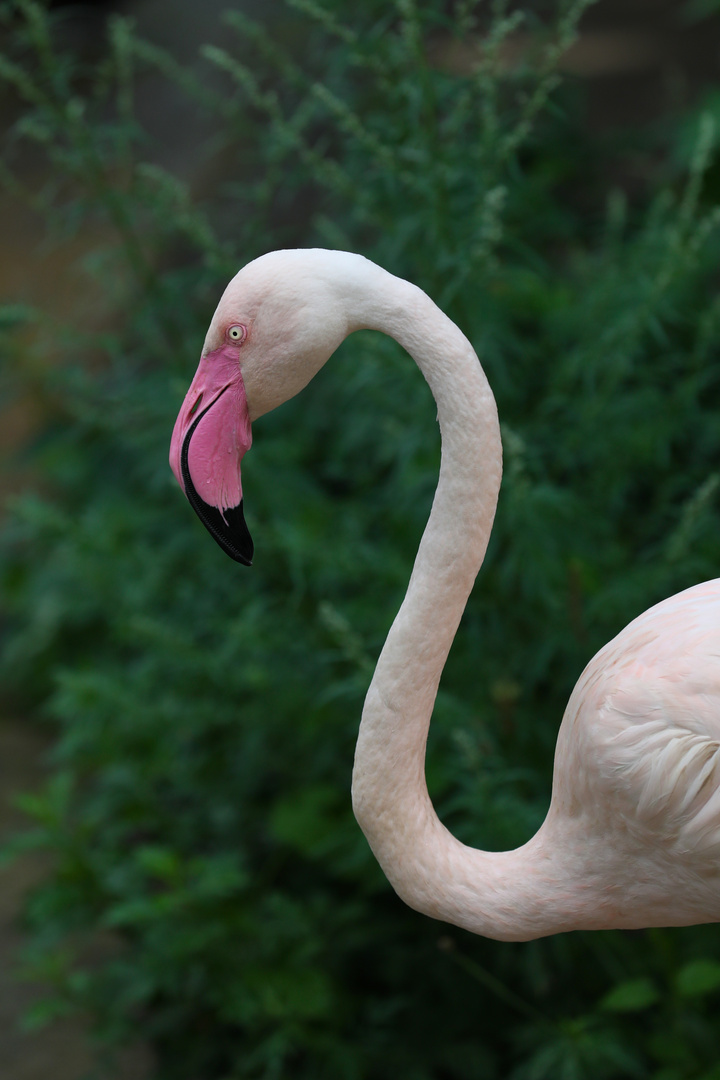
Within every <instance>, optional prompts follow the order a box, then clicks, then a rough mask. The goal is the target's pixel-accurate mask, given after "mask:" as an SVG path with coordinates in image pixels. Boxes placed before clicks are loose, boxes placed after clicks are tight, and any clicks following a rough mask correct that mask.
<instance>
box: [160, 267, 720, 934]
mask: <svg viewBox="0 0 720 1080" xmlns="http://www.w3.org/2000/svg"><path fill="white" fill-rule="evenodd" d="M361 328H370V329H376V330H380V331H383V332H385V333H387V334H389V335H391V336H392V337H394V338H395V339H396V340H397V341H398V342H399V343H400V344H401V345H402V346H403V347H404V348H405V349H406V350H407V352H408V353H410V355H411V356H412V358H413V359H414V360H415V362H416V363H417V365H418V367H419V368H420V370H421V371H422V373H423V375H424V376H425V379H426V380H427V382H428V384H429V386H430V390H431V391H432V394H433V396H434V398H435V401H436V403H437V410H438V421H439V425H440V431H441V439H442V458H441V465H440V473H439V479H438V485H437V490H436V493H435V497H434V501H433V504H432V510H431V513H430V517H429V520H428V522H427V526H426V528H425V531H424V533H423V536H422V540H421V542H420V546H419V549H418V553H417V557H416V559H415V564H414V567H413V570H412V575H411V577H410V582H409V585H408V589H407V593H406V595H405V598H404V600H403V602H402V605H401V607H400V610H399V611H398V614H397V616H396V618H395V620H394V622H393V625H392V628H391V629H390V632H389V634H388V637H387V640H386V642H385V645H384V647H383V649H382V652H381V655H380V657H379V659H378V663H377V667H376V669H375V672H374V675H373V678H372V681H371V683H370V687H369V689H368V693H367V698H366V700H365V705H364V709H363V714H362V720H361V724H360V730H359V735H358V741H357V747H356V754H355V764H354V770H353V782H352V798H353V808H354V811H355V815H356V818H357V820H358V822H359V824H360V826H361V828H362V830H363V832H364V833H365V836H366V837H367V839H368V841H369V844H370V847H371V848H372V850H373V852H374V854H375V856H376V858H377V859H378V861H379V863H380V865H381V866H382V868H383V870H384V872H385V874H386V875H387V877H388V879H389V881H390V882H391V884H392V885H393V887H394V888H395V890H396V892H397V893H398V895H399V896H400V897H401V898H402V899H403V900H405V902H406V903H408V904H409V905H410V906H411V907H413V908H415V909H416V910H418V911H420V912H423V913H425V914H426V915H429V916H432V917H434V918H436V919H441V920H444V921H446V922H449V923H453V924H455V925H457V926H460V927H464V928H465V929H466V930H469V931H471V932H473V933H475V934H482V935H484V936H486V937H491V938H496V939H498V940H505V941H525V940H530V939H532V938H538V937H542V936H545V935H548V934H555V933H559V932H562V931H567V930H575V929H608V928H613V927H622V928H625V929H636V928H640V927H648V926H681V925H691V924H695V923H701V922H713V921H719V920H720V579H716V580H713V581H707V582H704V583H703V584H699V585H695V586H694V587H692V588H689V589H687V590H685V591H684V592H681V593H679V594H678V595H676V596H673V597H670V598H669V599H667V600H664V601H662V602H661V603H659V604H657V605H656V606H655V607H652V608H650V609H649V610H648V611H646V612H645V613H644V614H642V615H640V616H639V617H638V618H636V619H634V620H633V621H632V622H631V623H630V624H629V625H628V626H627V627H626V628H625V629H624V630H623V631H622V632H621V633H620V634H618V636H617V637H615V638H614V639H613V640H612V641H610V642H609V643H608V644H607V645H606V646H605V647H604V648H602V649H601V650H600V651H599V652H598V654H597V655H596V656H595V657H594V659H592V660H591V661H590V663H589V664H588V665H587V667H586V668H585V670H584V671H583V673H582V674H581V676H580V679H579V681H578V683H577V685H576V687H575V689H574V690H573V692H572V695H571V697H570V700H569V703H568V706H567V709H566V711H565V714H564V717H563V720H562V724H561V727H560V730H559V734H558V740H557V748H556V753H555V764H554V773H553V787H552V797H551V803H550V808H549V811H548V813H547V817H546V818H545V821H544V822H543V824H542V825H541V826H540V828H539V830H538V832H537V833H536V834H535V836H534V837H532V839H530V840H528V842H527V843H525V844H524V845H523V846H521V847H519V848H517V849H516V850H514V851H497V852H495V851H481V850H478V849H475V848H472V847H468V846H466V845H464V844H462V843H460V842H459V841H458V840H457V839H455V837H454V836H453V835H452V834H451V833H450V832H449V831H448V830H447V829H446V828H445V826H444V825H443V824H442V823H441V822H440V820H439V818H438V816H437V814H436V813H435V810H434V808H433V805H432V803H431V800H430V797H429V795H428V791H427V786H426V783H425V767H424V760H425V746H426V739H427V733H428V728H429V724H430V718H431V714H432V710H433V705H434V701H435V696H436V693H437V689H438V683H439V680H440V676H441V674H442V671H443V667H444V665H445V661H446V658H447V655H448V652H449V650H450V646H451V644H452V641H453V638H454V636H455V633H456V631H457V628H458V625H459V622H460V618H461V616H462V613H463V610H464V608H465V604H466V602H467V599H468V596H469V594H470V591H471V589H472V587H473V583H474V581H475V577H476V575H477V573H478V570H479V569H480V566H481V564H482V562H483V558H484V555H485V550H486V547H487V543H488V539H489V536H490V531H491V528H492V524H493V518H494V514H495V508H496V503H497V497H498V491H499V487H500V477H501V472H502V446H501V439H500V430H499V425H498V417H497V410H496V406H495V400H494V398H493V395H492V392H491V390H490V387H489V385H488V382H487V379H486V377H485V374H484V372H483V370H482V367H481V366H480V363H479V361H478V358H477V356H476V354H475V352H474V350H473V348H472V346H471V344H470V342H469V341H468V340H467V339H466V338H465V336H464V335H463V334H462V332H461V331H460V330H459V329H458V327H457V326H456V325H455V324H454V323H453V322H452V321H451V320H450V319H449V318H447V316H445V315H444V314H443V313H442V312H441V311H440V309H439V308H438V307H437V306H436V305H435V304H434V303H433V302H432V300H430V298H429V297H428V296H427V295H426V294H425V293H424V292H423V291H422V290H421V289H419V288H418V287H416V286H415V285H412V284H410V283H409V282H407V281H404V280H402V279H400V278H398V277H395V276H393V275H392V274H390V273H388V272H387V271H385V270H383V269H381V268H380V267H379V266H377V265H375V264H374V263H372V262H370V261H369V260H367V259H365V258H363V257H362V256H360V255H355V254H351V253H349V252H343V251H324V250H319V249H313V250H289V251H275V252H271V253H269V254H266V255H263V256H261V257H260V258H259V259H256V260H255V261H253V262H251V263H249V264H248V265H246V266H245V267H244V268H243V269H242V270H241V271H240V272H239V273H238V274H237V275H236V276H235V277H234V278H233V280H232V281H231V282H230V284H229V285H228V287H227V289H226V290H225V293H224V294H223V296H222V298H221V300H220V303H219V305H218V308H217V310H216V312H215V315H214V316H213V319H212V322H211V324H210V328H209V331H208V334H207V338H206V340H205V345H204V348H203V351H202V357H201V360H200V364H199V366H198V369H197V372H196V374H195V377H194V379H193V381H192V384H191V386H190V389H189V391H188V394H187V396H186V398H185V401H184V403H183V405H182V408H181V409H180V413H179V416H178V418H177V421H176V424H175V428H174V431H173V435H172V442H171V450H170V462H171V466H172V469H173V471H174V473H175V476H176V478H177V480H178V482H179V483H180V486H181V487H182V488H183V490H184V492H185V494H186V496H187V498H188V499H189V501H190V503H191V504H192V506H193V507H194V509H195V510H196V511H197V513H198V515H199V516H200V518H201V520H202V521H203V523H204V524H205V525H206V526H207V528H208V529H209V531H210V533H211V534H212V536H213V537H214V538H215V540H216V541H217V542H218V543H219V544H220V546H221V547H222V548H223V549H224V550H225V551H226V552H227V553H228V554H229V555H230V556H231V557H232V558H233V559H235V560H236V561H238V562H241V563H246V564H250V563H251V561H252V555H253V544H252V540H251V538H250V533H249V531H248V529H247V526H246V523H245V519H244V515H243V499H242V486H241V480H240V461H241V459H242V457H243V455H244V454H245V452H246V451H247V450H248V449H249V448H250V443H251V437H252V436H251V423H252V422H254V421H255V420H257V419H258V418H259V417H260V416H262V415H263V413H266V412H268V411H269V410H270V409H273V408H275V407H276V406H277V405H279V404H281V402H283V401H285V400H287V399H288V398H290V397H292V396H293V395H295V394H297V393H298V392H299V391H300V390H302V389H303V387H304V386H306V384H307V383H308V382H309V381H310V379H312V377H313V376H314V375H315V374H316V373H317V372H318V371H319V369H320V368H321V367H322V365H323V364H324V363H325V362H326V361H327V360H328V358H329V357H330V355H331V354H332V353H333V352H334V350H335V349H336V348H337V346H338V345H339V344H340V342H341V341H342V340H343V339H344V338H345V337H346V336H347V335H348V334H350V333H352V332H353V331H355V330H359V329H361Z"/></svg>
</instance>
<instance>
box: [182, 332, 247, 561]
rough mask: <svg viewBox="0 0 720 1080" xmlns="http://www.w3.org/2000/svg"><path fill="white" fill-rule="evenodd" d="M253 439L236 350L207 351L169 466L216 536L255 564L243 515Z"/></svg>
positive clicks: (222, 544)
mask: <svg viewBox="0 0 720 1080" xmlns="http://www.w3.org/2000/svg"><path fill="white" fill-rule="evenodd" d="M251 443H252V432H251V428H250V416H249V411H248V404H247V397H246V395H245V386H244V384H243V380H242V375H241V374H240V368H239V365H238V363H237V349H233V348H232V346H224V347H223V348H221V349H218V350H216V351H215V352H213V353H208V354H207V355H206V356H204V357H203V358H202V360H201V361H200V365H199V367H198V370H197V372H196V374H195V378H194V379H193V381H192V384H191V386H190V389H189V390H188V393H187V396H186V398H185V401H184V402H183V405H182V408H181V409H180V412H179V414H178V418H177V420H176V422H175V427H174V429H173V434H172V440H171V442H170V467H171V468H172V470H173V472H174V474H175V478H176V480H177V481H178V483H179V484H180V487H181V488H182V489H183V491H184V492H185V494H186V496H187V499H188V502H189V503H190V505H191V506H192V508H193V510H194V511H195V513H196V514H197V516H198V517H199V518H200V520H201V521H202V523H203V525H204V526H205V528H206V529H207V530H208V532H209V533H210V535H211V536H212V538H213V539H214V540H215V541H217V543H218V544H219V545H220V547H221V548H222V549H223V551H224V552H225V553H226V554H227V555H229V556H230V558H231V559H234V560H235V561H236V562H240V563H244V565H245V566H250V565H251V564H252V559H253V551H254V547H253V542H252V537H251V536H250V532H249V530H248V527H247V525H246V523H245V515H244V513H243V498H242V485H241V481H240V462H241V460H242V458H243V457H244V455H245V454H246V452H247V451H248V450H249V449H250V446H251Z"/></svg>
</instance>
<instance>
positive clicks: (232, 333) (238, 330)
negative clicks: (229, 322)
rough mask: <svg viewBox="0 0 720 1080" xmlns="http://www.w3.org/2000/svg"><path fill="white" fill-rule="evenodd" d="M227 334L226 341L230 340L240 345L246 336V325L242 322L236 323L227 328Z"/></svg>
mask: <svg viewBox="0 0 720 1080" xmlns="http://www.w3.org/2000/svg"><path fill="white" fill-rule="evenodd" d="M227 336H228V341H232V343H233V345H242V343H243V341H244V340H245V338H246V337H247V327H246V326H243V324H242V323H236V324H235V325H234V326H231V327H230V328H229V329H228V332H227Z"/></svg>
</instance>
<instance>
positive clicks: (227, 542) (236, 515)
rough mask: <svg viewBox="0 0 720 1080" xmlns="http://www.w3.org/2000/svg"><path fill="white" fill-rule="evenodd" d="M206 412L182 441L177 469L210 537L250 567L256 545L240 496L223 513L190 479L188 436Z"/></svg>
mask: <svg viewBox="0 0 720 1080" xmlns="http://www.w3.org/2000/svg"><path fill="white" fill-rule="evenodd" d="M208 408H210V406H208ZM206 412H207V409H205V411H204V412H202V413H200V415H199V416H198V418H197V420H195V422H194V424H193V425H192V427H191V428H190V430H189V431H188V433H187V435H186V436H185V439H184V441H183V446H182V454H181V458H180V468H181V472H182V478H183V484H184V486H185V494H186V495H187V499H188V502H189V503H190V505H191V506H192V508H193V510H194V511H195V513H196V514H197V516H198V517H199V518H200V520H201V521H202V523H203V525H204V526H205V528H206V529H207V531H208V532H209V533H210V535H211V536H212V538H213V540H215V541H216V542H217V543H218V544H219V545H220V547H221V548H222V549H223V551H224V552H225V554H226V555H229V556H230V558H231V559H234V560H235V562H239V563H242V564H243V566H252V561H253V554H254V553H255V545H254V544H253V542H252V536H251V535H250V530H249V529H248V527H247V525H246V523H245V515H244V513H243V501H242V499H241V500H240V502H239V503H238V505H237V506H232V507H230V509H229V510H225V512H224V513H221V511H220V510H218V508H217V507H216V506H210V504H209V503H206V502H205V500H204V499H203V498H201V496H200V495H198V493H197V490H196V488H195V485H194V484H193V482H192V477H191V476H190V469H189V466H188V448H189V446H190V439H191V437H192V434H193V432H194V431H195V428H196V427H197V425H198V422H199V421H200V420H201V419H202V417H203V416H204V415H205V413H206Z"/></svg>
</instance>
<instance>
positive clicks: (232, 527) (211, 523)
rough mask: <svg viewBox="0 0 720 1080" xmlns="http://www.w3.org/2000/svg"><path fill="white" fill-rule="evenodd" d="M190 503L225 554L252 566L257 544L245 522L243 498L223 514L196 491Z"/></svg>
mask: <svg viewBox="0 0 720 1080" xmlns="http://www.w3.org/2000/svg"><path fill="white" fill-rule="evenodd" d="M190 503H191V505H192V508H193V510H194V511H195V513H196V514H197V516H198V517H199V518H200V520H201V521H202V523H203V525H204V526H205V528H206V529H207V531H208V532H209V533H210V535H211V536H212V538H213V540H215V541H216V542H217V543H218V544H219V545H220V547H221V548H222V549H223V551H224V552H225V554H226V555H229V556H230V558H231V559H234V560H235V562H239V563H242V564H243V566H252V561H253V554H254V553H255V545H254V544H253V541H252V537H251V535H250V530H249V529H248V527H247V525H246V523H245V515H244V513H243V504H242V499H241V500H240V503H239V505H238V506H233V507H231V508H230V509H229V510H226V511H225V512H224V514H221V513H220V511H219V510H218V509H217V507H215V506H209V505H208V503H206V502H203V500H202V499H201V498H200V497H199V496H198V495H197V494H196V493H195V499H190Z"/></svg>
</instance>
